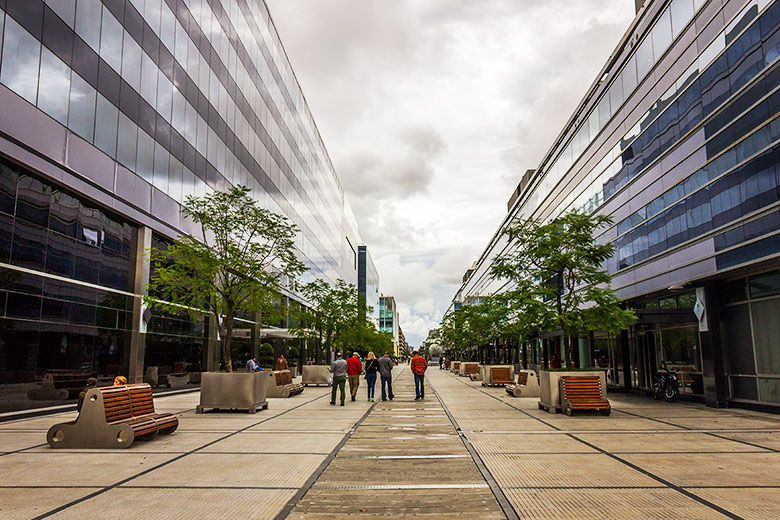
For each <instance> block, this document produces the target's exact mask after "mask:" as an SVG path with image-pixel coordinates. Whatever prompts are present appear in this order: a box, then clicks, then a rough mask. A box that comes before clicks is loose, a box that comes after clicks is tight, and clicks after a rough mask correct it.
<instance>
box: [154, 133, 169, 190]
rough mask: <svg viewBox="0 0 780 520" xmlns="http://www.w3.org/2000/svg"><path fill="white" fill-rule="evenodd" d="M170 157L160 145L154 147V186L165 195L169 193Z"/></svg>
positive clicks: (156, 144)
mask: <svg viewBox="0 0 780 520" xmlns="http://www.w3.org/2000/svg"><path fill="white" fill-rule="evenodd" d="M169 162H170V155H169V154H168V151H167V150H166V149H165V148H163V147H162V145H160V143H155V145H154V185H155V187H157V189H159V190H160V191H162V192H163V193H168V163H169Z"/></svg>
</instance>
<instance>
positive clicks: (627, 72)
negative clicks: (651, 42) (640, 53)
mask: <svg viewBox="0 0 780 520" xmlns="http://www.w3.org/2000/svg"><path fill="white" fill-rule="evenodd" d="M620 77H621V78H622V80H623V99H626V98H628V97H629V96H630V95H631V93H632V92H633V91H634V89H635V88H636V57H633V58H631V59H630V60H629V61H628V63H626V66H625V68H624V69H623V72H621V73H620Z"/></svg>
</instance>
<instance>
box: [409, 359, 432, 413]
mask: <svg viewBox="0 0 780 520" xmlns="http://www.w3.org/2000/svg"><path fill="white" fill-rule="evenodd" d="M411 368H412V373H413V374H414V394H415V395H416V397H415V398H414V400H415V401H419V400H420V399H425V371H426V370H428V362H427V361H425V358H424V357H422V356H421V355H420V353H419V352H417V351H415V352H414V356H413V357H412V362H411Z"/></svg>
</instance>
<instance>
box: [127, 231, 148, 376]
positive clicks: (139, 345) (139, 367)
mask: <svg viewBox="0 0 780 520" xmlns="http://www.w3.org/2000/svg"><path fill="white" fill-rule="evenodd" d="M151 247H152V230H151V229H150V228H148V227H146V226H141V227H139V228H138V231H137V232H136V234H135V242H134V244H133V259H134V260H133V269H132V277H133V279H132V283H133V329H132V332H131V333H130V353H129V356H128V363H127V381H128V383H142V382H143V380H144V355H145V352H146V320H145V319H144V311H145V310H146V307H145V306H144V303H143V297H144V296H146V295H147V294H148V291H147V287H146V286H147V284H148V283H149V271H150V269H151V263H150V262H149V256H148V255H147V254H146V252H147V251H148V250H149V249H151ZM147 316H148V313H147Z"/></svg>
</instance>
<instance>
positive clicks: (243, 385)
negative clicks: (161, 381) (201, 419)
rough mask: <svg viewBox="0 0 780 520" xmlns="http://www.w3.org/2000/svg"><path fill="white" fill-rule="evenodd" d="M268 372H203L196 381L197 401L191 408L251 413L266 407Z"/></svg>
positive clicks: (197, 410)
mask: <svg viewBox="0 0 780 520" xmlns="http://www.w3.org/2000/svg"><path fill="white" fill-rule="evenodd" d="M269 377H270V378H273V374H271V372H270V371H268V372H265V371H263V372H232V373H228V372H203V373H202V374H201V380H200V404H199V405H198V407H197V408H196V409H195V411H196V412H197V413H203V410H204V409H206V408H217V409H221V410H247V411H248V412H249V413H255V412H257V410H258V409H260V410H262V409H264V408H268V401H267V400H266V397H265V395H266V394H265V390H266V384H267V382H266V380H267V379H268V378H269Z"/></svg>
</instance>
